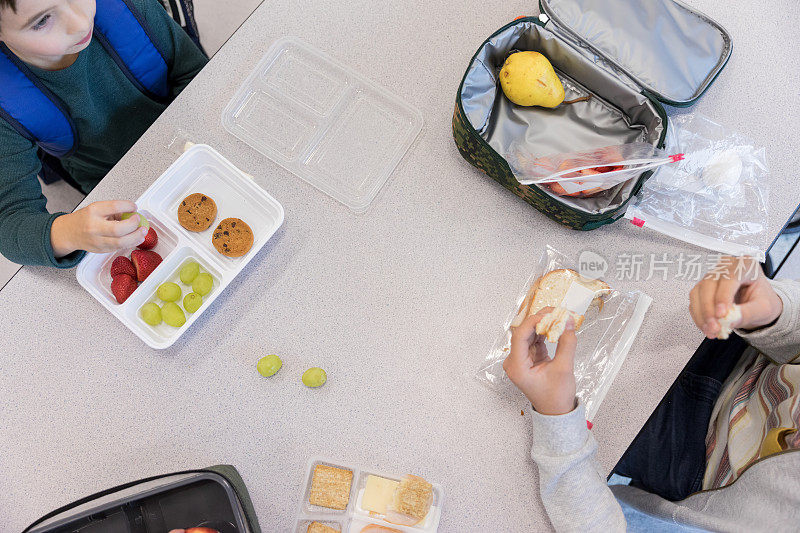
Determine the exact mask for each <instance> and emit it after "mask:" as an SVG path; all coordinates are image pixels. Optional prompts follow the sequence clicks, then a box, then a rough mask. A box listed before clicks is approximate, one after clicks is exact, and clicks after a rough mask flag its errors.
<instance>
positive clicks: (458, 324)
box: [0, 0, 800, 532]
mask: <svg viewBox="0 0 800 533" xmlns="http://www.w3.org/2000/svg"><path fill="white" fill-rule="evenodd" d="M690 3H691V4H692V5H694V6H696V7H697V8H699V9H700V10H701V11H704V12H706V13H707V14H709V15H710V16H712V17H713V18H715V19H717V20H718V21H720V22H721V23H722V24H723V25H724V26H725V27H726V28H727V29H728V30H729V31H730V33H731V34H732V36H733V39H734V53H733V57H732V59H731V61H730V63H729V64H728V66H727V68H726V69H725V71H724V72H723V74H722V75H721V76H720V77H719V79H718V80H717V82H716V83H715V84H714V86H713V87H712V88H711V89H710V90H709V91H708V93H707V94H706V95H705V96H704V97H703V99H702V100H701V101H700V103H698V104H697V105H696V106H695V109H696V110H698V111H700V112H702V113H704V114H706V115H708V116H710V117H712V118H715V119H717V120H718V121H720V122H722V123H725V124H727V125H729V126H730V127H732V128H734V129H737V130H740V131H743V132H747V133H749V134H750V135H751V136H752V137H753V138H755V139H756V141H757V142H758V143H760V144H761V145H763V146H766V148H767V150H768V155H769V162H770V166H771V170H772V181H771V186H772V193H773V194H772V203H771V206H772V210H771V220H770V227H771V228H772V230H773V232H777V231H778V230H779V228H780V226H781V224H782V223H783V222H784V221H785V220H786V218H787V217H788V216H789V214H790V213H791V211H792V210H793V209H794V207H795V206H796V205H797V203H798V194H797V189H796V186H795V184H794V180H795V177H796V173H797V172H796V171H797V168H800V155H798V151H797V131H798V130H800V115H799V114H798V106H797V105H796V100H797V97H798V93H800V91H799V90H798V81H797V80H798V78H797V72H800V60H799V59H798V57H800V46H798V39H797V37H796V25H795V21H796V20H798V18H800V6H799V5H798V4H797V3H796V2H794V0H770V1H765V2H762V3H761V4H760V5H759V6H758V7H755V6H754V5H752V4H742V5H739V4H736V3H731V2H727V1H723V0H692V1H691V2H690ZM495 4H496V5H495V7H494V8H489V7H487V4H486V2H481V1H478V0H461V1H458V2H455V1H441V2H374V1H372V0H342V1H339V2H323V1H314V2H297V1H286V0H276V1H273V2H266V3H264V4H263V5H262V6H261V7H260V8H259V9H258V10H257V11H256V12H255V13H254V15H253V16H251V17H250V19H248V21H247V22H246V23H245V24H244V25H243V26H242V28H241V29H240V30H239V31H238V32H237V33H236V34H235V35H234V36H233V37H232V38H231V40H230V41H229V42H228V43H227V44H226V45H225V46H224V47H223V48H222V50H221V51H220V52H219V53H218V54H217V55H216V57H214V59H213V60H212V61H211V63H210V64H209V66H208V67H207V68H206V69H205V70H204V71H203V72H202V73H201V74H200V75H199V76H198V77H197V79H196V80H195V81H194V82H193V83H192V84H191V85H190V86H189V87H188V89H187V90H186V91H185V92H184V93H183V94H182V95H181V96H180V97H179V98H178V99H177V101H176V102H175V103H174V104H173V105H172V106H171V107H170V108H169V109H168V110H167V111H166V112H165V113H164V115H163V116H162V117H161V118H160V119H159V120H158V121H157V122H156V123H155V124H154V125H153V127H152V128H150V130H149V131H148V132H147V133H146V134H145V135H144V136H143V137H142V139H141V140H140V141H139V142H138V143H137V144H136V145H135V146H134V147H133V149H132V150H131V151H130V153H128V154H127V155H126V156H125V158H124V159H123V160H122V161H120V163H119V164H118V165H117V166H116V167H115V168H114V170H113V171H112V172H111V173H110V174H109V176H108V177H107V178H106V179H105V180H104V181H103V182H102V183H101V184H100V185H99V186H98V187H97V189H96V190H95V191H94V192H93V193H92V194H91V195H90V196H89V198H88V199H87V201H94V200H101V199H112V198H137V197H138V196H139V195H140V194H141V193H142V192H143V191H144V190H145V189H146V188H147V187H148V185H149V184H150V183H151V182H152V181H153V180H154V179H155V178H157V177H158V176H159V175H160V174H161V173H162V172H163V170H164V169H166V168H167V167H168V166H169V165H170V163H171V162H172V161H173V160H174V157H175V156H174V154H173V153H170V152H169V151H168V150H167V149H166V146H167V144H168V143H169V142H170V140H171V139H172V137H173V136H174V135H175V132H176V129H177V128H178V127H180V128H182V129H183V130H185V131H186V132H187V133H188V134H189V135H190V137H192V138H193V139H194V140H195V141H197V142H206V143H209V144H211V145H213V146H214V147H215V148H217V149H218V150H219V151H220V152H222V153H223V154H224V155H225V156H227V157H228V158H229V159H230V160H231V161H233V162H234V163H235V164H237V165H238V166H239V167H240V168H242V169H243V170H244V171H246V172H249V173H251V174H253V175H254V176H255V179H256V181H257V182H258V183H259V184H260V185H261V186H263V187H264V188H265V189H266V190H267V191H269V192H270V193H271V194H273V195H274V196H275V197H276V198H277V199H278V200H279V201H280V202H281V203H282V204H283V206H284V207H285V209H286V222H285V224H284V226H283V228H282V229H281V230H280V231H279V232H278V234H276V235H275V237H274V238H273V239H272V241H271V242H270V243H268V245H267V246H266V247H265V249H264V250H263V251H262V252H261V253H260V254H259V255H258V256H256V258H255V259H254V260H253V262H252V263H251V264H250V265H249V266H248V267H247V268H246V270H245V271H244V272H243V273H242V274H241V275H240V277H239V278H237V280H236V281H235V282H234V283H233V284H232V285H231V286H230V287H229V288H228V290H227V291H226V292H225V293H224V294H223V295H221V296H220V298H218V299H217V301H216V303H215V304H214V306H213V308H211V309H210V310H209V312H208V313H206V314H205V316H204V317H203V318H201V319H200V320H199V321H198V322H197V323H196V324H195V325H194V327H193V328H192V329H191V330H190V331H189V332H188V333H187V334H186V335H185V336H184V337H183V338H182V339H181V340H180V341H179V342H178V343H177V344H176V345H175V346H173V347H172V348H171V349H169V350H166V351H161V352H159V351H153V350H151V349H149V348H147V347H146V346H145V345H144V344H143V343H142V342H141V341H139V339H137V338H136V337H135V336H134V335H133V334H132V333H131V332H130V331H128V330H127V329H126V328H125V327H124V326H123V325H122V324H121V323H120V322H118V321H117V319H116V318H114V317H113V316H111V314H109V313H108V312H107V311H106V310H105V309H103V308H102V307H101V306H100V305H99V304H98V303H97V302H96V301H95V300H94V299H93V298H92V297H91V296H90V295H89V294H88V293H87V292H85V291H84V290H83V289H82V288H81V287H80V286H79V285H78V283H77V281H76V279H75V274H74V271H56V270H53V269H44V268H25V269H23V270H22V271H20V272H19V273H18V274H17V275H16V277H14V279H13V280H11V282H10V283H9V284H8V285H7V286H6V288H5V289H4V290H2V291H0V317H2V320H1V321H0V352H2V357H0V421H1V422H0V450H1V451H0V472H2V475H0V531H3V532H5V531H19V530H21V529H22V528H23V527H24V526H25V525H26V524H28V523H29V522H31V521H32V520H33V519H35V518H37V517H38V516H40V515H42V514H44V513H45V512H47V511H49V510H51V509H54V508H56V507H57V506H60V505H62V504H65V503H67V502H70V501H72V500H75V499H77V498H79V497H81V496H83V495H86V494H89V493H92V492H95V491H98V490H100V489H103V488H106V487H110V486H112V485H115V484H118V483H121V482H124V481H128V480H132V479H138V478H141V477H145V476H148V475H153V474H156V473H163V472H168V471H173V470H181V469H185V468H191V467H202V466H207V465H211V464H218V463H230V464H233V465H235V466H236V467H237V468H238V469H239V471H240V472H241V473H242V475H243V477H244V479H245V481H246V483H247V485H248V487H249V489H250V494H251V496H252V498H253V502H254V504H255V507H256V509H257V511H258V515H259V519H260V521H261V525H262V528H263V529H264V530H265V531H286V530H289V529H290V528H292V527H293V525H294V517H295V510H296V508H297V505H298V498H300V494H301V490H302V489H301V484H302V478H303V468H304V466H305V464H306V461H307V459H308V457H310V456H315V455H322V456H327V457H330V458H334V459H339V460H341V461H346V462H354V463H359V464H362V465H370V466H374V467H375V468H377V469H382V470H388V471H395V472H400V473H402V472H415V473H419V474H421V475H423V476H425V477H427V478H429V479H430V480H432V481H436V482H438V483H440V484H441V485H443V487H444V489H445V492H446V503H445V508H444V514H443V517H442V525H441V528H440V530H441V531H443V532H450V531H454V532H456V531H457V532H463V531H501V530H502V531H533V530H536V531H539V530H542V529H545V528H547V527H549V526H548V522H547V518H546V516H545V514H544V511H543V509H542V507H541V504H540V501H539V498H538V495H537V480H536V474H535V471H534V467H533V465H532V463H531V461H530V459H529V455H528V451H529V444H530V430H529V428H528V426H527V425H526V419H525V418H523V417H521V416H520V406H521V405H522V404H523V402H522V401H521V400H520V402H519V404H511V403H508V401H507V400H504V399H502V398H500V397H498V396H497V395H495V394H494V393H492V392H490V391H488V390H487V389H485V388H484V387H483V386H481V385H480V384H479V383H478V382H477V381H476V380H475V379H474V378H473V375H474V372H475V370H476V367H477V365H478V364H479V362H480V361H481V359H482V358H483V357H484V355H485V353H486V352H487V350H488V349H489V347H490V345H491V344H492V341H493V339H494V337H495V335H496V334H497V333H498V329H499V325H500V324H501V323H502V321H503V319H504V318H505V316H506V314H507V313H508V310H509V306H510V305H512V304H511V302H513V300H514V298H515V296H516V294H517V292H518V291H519V290H520V286H521V285H522V283H523V282H524V280H525V279H526V277H527V276H528V274H529V272H530V270H531V268H532V266H533V265H534V264H535V261H536V260H537V258H538V256H539V254H540V253H541V251H542V248H543V247H544V246H545V245H546V244H548V243H550V244H554V245H556V246H557V247H559V248H560V249H562V250H564V251H568V252H569V251H573V252H576V251H578V250H582V249H587V248H588V249H592V250H595V251H599V252H601V253H603V254H604V255H606V257H609V258H613V257H614V256H615V255H617V254H621V253H624V252H655V253H662V252H666V253H668V254H671V255H672V256H674V255H676V254H678V253H680V252H681V251H684V250H689V249H688V248H686V247H684V246H682V245H681V244H680V243H678V242H677V241H672V240H669V239H666V238H660V237H658V236H656V235H654V234H651V233H647V232H644V231H642V230H638V229H637V228H635V227H633V226H632V225H630V224H625V223H617V224H615V225H613V226H610V227H605V228H602V229H600V230H597V231H594V232H591V233H579V232H573V231H570V230H566V229H564V228H562V227H560V226H558V225H556V224H555V223H553V222H551V221H549V219H547V218H545V217H544V216H543V215H541V214H539V213H538V212H537V211H535V210H533V209H531V208H530V207H528V206H527V205H526V204H524V203H523V202H522V201H520V200H519V199H517V198H516V197H515V196H513V195H511V194H510V193H508V192H507V191H506V190H504V189H503V188H502V187H500V186H499V185H498V184H496V183H494V182H493V181H491V180H489V179H487V178H486V177H484V176H483V175H482V174H480V173H479V172H477V171H476V170H475V169H473V168H472V167H470V166H469V165H468V164H467V163H466V162H464V161H463V160H462V159H461V157H460V156H459V154H458V152H457V151H456V148H455V146H454V144H453V142H452V139H451V134H450V120H451V116H452V109H453V102H454V98H455V92H456V88H457V86H458V83H459V81H460V79H461V76H462V74H463V72H464V69H465V67H466V65H467V62H468V60H469V58H470V57H471V55H472V54H473V52H474V51H475V49H476V48H477V47H478V45H479V44H480V43H481V42H482V41H483V39H484V38H485V37H486V36H488V35H489V34H491V33H492V32H493V31H494V30H496V29H497V28H498V27H500V26H502V25H503V24H505V23H506V22H508V21H509V20H511V19H512V18H514V17H515V16H517V15H520V14H530V13H531V12H532V11H535V10H536V8H535V2H533V1H531V0H527V1H522V0H514V1H509V2H496V3H495ZM284 35H295V36H297V37H299V38H301V39H303V40H305V41H306V42H308V43H310V44H313V45H315V46H317V47H318V48H320V49H322V50H324V51H327V52H328V53H330V54H331V55H333V56H334V57H336V58H338V59H340V60H341V61H343V62H345V63H347V64H349V65H351V66H352V67H353V68H355V69H356V70H358V71H359V72H361V73H363V74H364V75H366V76H367V77H369V78H371V79H373V80H374V81H376V82H378V83H379V84H381V85H384V86H386V87H389V88H391V89H393V90H394V91H395V92H398V93H400V94H402V95H403V96H404V97H405V98H406V99H407V101H408V102H410V103H412V104H413V105H415V106H417V107H419V108H420V109H421V110H422V111H423V114H424V116H425V120H426V123H425V127H424V129H423V131H422V133H421V135H420V137H419V138H418V140H417V142H416V143H415V144H414V146H413V147H412V149H411V150H410V152H409V153H408V154H407V156H406V158H405V159H404V160H403V161H402V162H401V164H400V166H399V167H398V169H397V171H396V172H395V173H394V175H393V176H392V179H391V180H390V181H389V183H388V185H387V187H386V188H385V189H384V191H383V192H382V193H381V194H380V196H379V197H378V199H377V200H376V201H375V203H374V205H373V207H372V208H371V210H370V211H369V212H368V213H367V214H365V215H355V214H353V213H351V212H350V211H348V210H347V209H346V208H345V207H343V206H342V205H340V204H338V203H336V202H335V201H333V200H331V199H330V198H328V197H327V196H325V195H323V194H322V193H319V192H318V191H317V190H316V189H314V188H312V187H311V186H309V185H307V184H306V183H305V182H303V181H301V180H300V179H298V178H296V177H295V176H294V175H292V174H290V173H288V172H287V171H285V170H283V169H282V168H280V167H279V166H278V165H276V164H274V163H272V162H271V161H269V160H268V159H266V158H265V157H263V156H261V155H260V154H259V153H257V152H255V151H254V150H252V149H251V148H249V147H248V146H246V145H244V144H243V143H241V142H239V141H238V140H237V139H235V138H233V137H232V136H230V135H229V134H228V133H226V132H225V131H224V130H223V128H222V127H221V125H220V114H221V112H222V109H223V108H224V106H225V104H226V103H227V101H228V100H229V98H230V97H231V95H232V94H233V93H234V91H235V90H236V88H237V86H238V85H239V84H240V83H241V82H242V80H243V79H244V78H245V77H246V75H247V74H248V72H249V71H250V70H251V68H252V67H253V65H254V64H255V63H256V61H257V60H258V59H259V58H260V57H261V55H262V54H263V53H264V52H265V51H266V50H267V49H268V48H269V46H270V44H271V43H272V42H273V41H274V40H275V39H277V38H279V37H281V36H284ZM618 285H619V286H620V287H621V288H632V287H634V286H635V287H636V288H639V289H641V290H643V291H645V292H647V293H648V294H649V295H650V296H652V297H653V298H654V304H653V306H652V308H651V310H650V312H649V314H648V316H647V318H646V321H645V324H644V328H643V331H642V332H641V334H640V336H639V338H638V340H637V341H636V342H635V344H634V345H633V349H632V351H631V353H630V355H629V357H628V359H627V361H626V363H625V364H624V366H623V367H622V370H621V372H620V374H619V376H618V377H617V379H616V381H615V383H614V385H613V387H612V388H611V391H610V392H609V394H608V396H607V398H606V400H605V402H604V404H603V406H602V408H601V410H600V413H599V415H598V416H597V418H596V419H595V429H594V432H595V435H596V437H597V439H598V441H599V442H600V452H599V460H600V463H601V464H602V466H603V467H604V468H605V469H610V468H611V467H612V466H613V464H614V463H615V461H616V459H617V458H618V457H619V456H620V455H621V454H622V452H623V450H624V449H625V447H626V446H627V445H628V443H629V442H630V441H631V439H632V438H633V436H634V435H635V434H636V432H637V431H638V429H639V428H640V427H641V425H642V424H643V423H644V421H645V420H646V418H647V416H648V414H649V413H650V412H651V410H652V409H653V408H654V407H655V405H656V404H657V402H658V400H659V399H660V398H661V397H662V395H663V394H664V392H665V391H666V389H667V388H668V386H669V384H670V383H671V382H672V381H673V379H674V378H675V376H676V375H677V374H678V372H679V370H680V369H681V368H682V367H683V365H684V364H685V362H686V361H687V359H688V358H689V356H690V355H691V354H692V353H693V351H694V349H695V347H696V346H697V345H698V344H699V342H700V340H701V335H700V333H699V332H698V331H696V330H695V329H694V328H693V327H692V326H691V323H690V318H689V316H688V313H687V312H686V304H687V297H686V295H687V292H688V289H689V287H690V285H691V283H689V282H688V281H686V282H677V281H671V282H669V283H665V282H663V281H660V280H659V279H657V278H654V279H651V280H650V281H642V282H639V283H636V284H632V283H620V284H618ZM268 353H278V354H280V355H281V356H282V357H283V360H284V363H285V364H284V368H283V370H281V372H280V373H279V374H278V375H277V376H275V377H274V378H271V379H264V378H261V377H260V376H259V375H258V374H257V373H256V371H255V363H256V361H257V359H258V358H259V357H260V356H262V355H265V354H268ZM315 365H319V366H322V367H324V368H325V369H326V370H327V371H328V375H329V382H328V384H327V385H326V386H325V387H323V388H322V389H320V390H309V389H306V388H304V387H303V386H302V385H300V383H299V376H300V373H301V372H302V370H304V369H305V368H306V367H309V366H315Z"/></svg>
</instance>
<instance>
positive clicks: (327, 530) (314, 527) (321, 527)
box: [306, 522, 341, 533]
mask: <svg viewBox="0 0 800 533" xmlns="http://www.w3.org/2000/svg"><path fill="white" fill-rule="evenodd" d="M306 533H341V531H340V530H338V529H334V528H332V527H331V526H326V525H325V524H320V523H319V522H311V523H310V524H308V529H307V530H306Z"/></svg>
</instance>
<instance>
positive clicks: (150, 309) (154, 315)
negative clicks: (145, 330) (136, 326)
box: [141, 302, 161, 326]
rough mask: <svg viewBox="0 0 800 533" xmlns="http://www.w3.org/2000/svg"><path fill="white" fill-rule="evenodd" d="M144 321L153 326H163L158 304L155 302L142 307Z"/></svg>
mask: <svg viewBox="0 0 800 533" xmlns="http://www.w3.org/2000/svg"><path fill="white" fill-rule="evenodd" d="M141 313H142V320H144V321H145V322H147V323H148V324H150V325H151V326H157V325H159V324H161V308H160V307H159V306H158V304H155V303H153V302H150V303H147V304H144V305H143V306H142V310H141Z"/></svg>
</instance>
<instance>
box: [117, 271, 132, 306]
mask: <svg viewBox="0 0 800 533" xmlns="http://www.w3.org/2000/svg"><path fill="white" fill-rule="evenodd" d="M136 286H137V285H136V280H135V279H133V278H132V277H131V276H129V275H128V274H118V275H117V277H115V278H114V279H113V280H112V281H111V292H112V293H114V298H116V299H117V302H118V303H122V302H124V301H125V300H127V299H128V297H129V296H130V295H131V294H133V291H135V290H136Z"/></svg>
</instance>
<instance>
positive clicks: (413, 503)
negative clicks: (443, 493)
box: [386, 475, 433, 526]
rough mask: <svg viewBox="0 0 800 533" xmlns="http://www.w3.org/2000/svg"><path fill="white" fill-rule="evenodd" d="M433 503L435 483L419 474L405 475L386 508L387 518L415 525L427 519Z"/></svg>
mask: <svg viewBox="0 0 800 533" xmlns="http://www.w3.org/2000/svg"><path fill="white" fill-rule="evenodd" d="M432 503H433V485H431V484H430V483H428V482H427V481H425V480H424V479H422V478H421V477H419V476H412V475H408V476H405V477H404V478H403V480H402V481H401V482H400V485H399V486H398V487H397V490H395V492H394V499H393V500H392V502H391V503H389V507H388V508H387V509H386V520H387V521H388V522H391V523H393V524H400V525H404V526H414V525H416V524H419V523H420V522H422V521H423V520H425V517H426V516H427V515H428V511H429V510H430V508H431V504H432Z"/></svg>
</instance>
